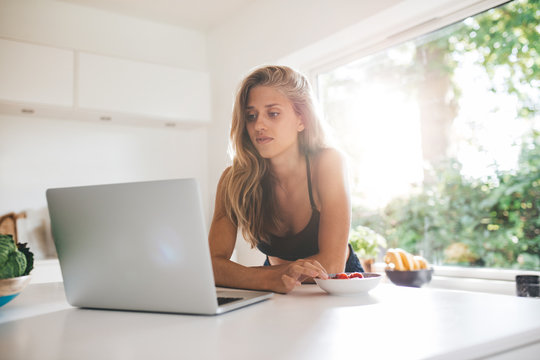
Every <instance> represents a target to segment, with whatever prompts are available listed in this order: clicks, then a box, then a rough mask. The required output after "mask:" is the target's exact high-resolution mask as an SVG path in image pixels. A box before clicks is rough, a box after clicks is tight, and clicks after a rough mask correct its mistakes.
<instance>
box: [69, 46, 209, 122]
mask: <svg viewBox="0 0 540 360" xmlns="http://www.w3.org/2000/svg"><path fill="white" fill-rule="evenodd" d="M78 69H79V72H78V75H79V76H78V87H77V89H78V104H77V106H78V107H80V108H81V109H90V110H104V111H106V110H111V111H113V112H118V113H123V114H139V115H144V116H148V117H155V118H156V119H160V118H161V119H170V120H171V121H189V122H207V121H209V120H210V79H209V75H208V74H207V73H203V72H197V71H190V70H183V69H179V68H174V67H170V66H164V65H157V64H150V63H143V62H136V61H131V60H123V59H117V58H111V57H107V56H100V55H94V54H88V53H80V54H79V55H78Z"/></svg>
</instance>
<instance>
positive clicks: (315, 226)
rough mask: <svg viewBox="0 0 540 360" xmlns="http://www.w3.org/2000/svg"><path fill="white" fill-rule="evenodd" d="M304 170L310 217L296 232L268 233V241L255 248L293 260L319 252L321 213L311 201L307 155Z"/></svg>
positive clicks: (270, 254)
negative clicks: (278, 234)
mask: <svg viewBox="0 0 540 360" xmlns="http://www.w3.org/2000/svg"><path fill="white" fill-rule="evenodd" d="M306 171H307V181H308V193H309V202H310V203H311V218H310V219H309V222H308V224H307V225H306V227H305V228H304V229H302V230H301V231H300V232H298V233H296V234H290V235H285V236H277V235H274V234H272V233H270V234H268V237H269V243H265V242H260V243H259V244H258V245H257V248H258V249H259V250H260V251H261V252H262V253H264V254H266V255H267V256H275V257H278V258H280V259H283V260H288V261H295V260H298V259H303V258H307V257H309V256H313V255H315V254H318V253H319V219H320V215H321V214H320V212H319V210H317V207H316V206H315V202H314V201H313V193H312V190H311V170H310V166H309V158H308V156H307V155H306Z"/></svg>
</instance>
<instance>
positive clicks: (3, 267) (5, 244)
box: [0, 234, 34, 279]
mask: <svg viewBox="0 0 540 360" xmlns="http://www.w3.org/2000/svg"><path fill="white" fill-rule="evenodd" d="M33 266H34V254H32V252H31V251H30V250H29V249H28V247H27V246H26V244H17V245H15V242H14V241H13V236H11V235H1V234H0V279H7V278H12V277H18V276H23V275H28V274H29V273H30V271H31V270H32V268H33Z"/></svg>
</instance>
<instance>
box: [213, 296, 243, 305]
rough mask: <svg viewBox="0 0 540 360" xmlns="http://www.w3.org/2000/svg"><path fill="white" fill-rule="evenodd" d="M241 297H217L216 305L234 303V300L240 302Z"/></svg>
mask: <svg viewBox="0 0 540 360" xmlns="http://www.w3.org/2000/svg"><path fill="white" fill-rule="evenodd" d="M242 299H243V298H241V297H224V296H218V298H217V301H218V305H224V304H228V303H230V302H233V301H236V300H242Z"/></svg>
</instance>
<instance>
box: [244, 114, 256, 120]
mask: <svg viewBox="0 0 540 360" xmlns="http://www.w3.org/2000/svg"><path fill="white" fill-rule="evenodd" d="M256 118H257V115H255V114H247V115H246V120H247V121H248V122H252V121H255V119H256Z"/></svg>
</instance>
